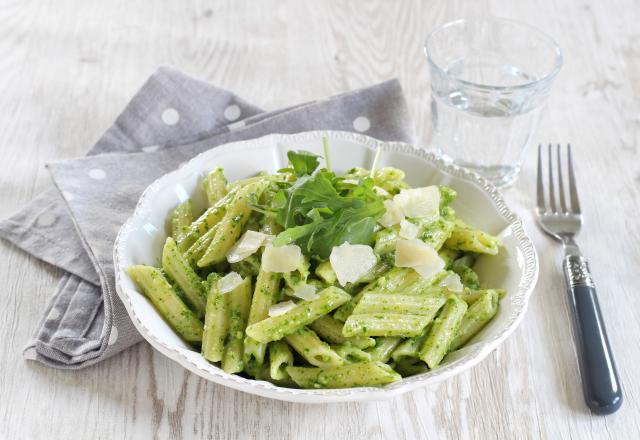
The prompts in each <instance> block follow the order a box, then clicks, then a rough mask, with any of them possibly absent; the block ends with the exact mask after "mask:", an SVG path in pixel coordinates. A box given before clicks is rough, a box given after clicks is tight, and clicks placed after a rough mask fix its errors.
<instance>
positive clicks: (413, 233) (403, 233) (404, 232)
mask: <svg viewBox="0 0 640 440" xmlns="http://www.w3.org/2000/svg"><path fill="white" fill-rule="evenodd" d="M418 232H420V228H419V227H418V226H417V225H414V224H413V223H411V222H410V221H409V220H407V219H403V220H402V221H401V222H400V233H399V234H398V235H400V238H405V239H407V240H412V239H414V238H416V237H417V236H418Z"/></svg>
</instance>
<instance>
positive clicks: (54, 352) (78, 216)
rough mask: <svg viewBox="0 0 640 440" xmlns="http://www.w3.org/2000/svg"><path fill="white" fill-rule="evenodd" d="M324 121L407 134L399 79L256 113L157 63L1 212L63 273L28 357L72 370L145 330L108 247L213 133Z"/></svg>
mask: <svg viewBox="0 0 640 440" xmlns="http://www.w3.org/2000/svg"><path fill="white" fill-rule="evenodd" d="M322 129H332V130H345V131H359V132H363V133H365V134H367V135H370V136H373V137H376V138H378V139H382V140H399V141H405V142H411V141H413V138H412V133H413V131H412V129H411V126H410V124H409V116H408V112H407V108H406V103H405V101H404V98H403V96H402V91H401V89H400V86H399V83H398V82H397V81H396V80H392V81H387V82H384V83H381V84H379V85H375V86H373V87H369V88H366V89H362V90H359V91H354V92H349V93H345V94H342V95H338V96H336V97H333V98H330V99H327V100H322V101H316V102H311V103H306V104H301V105H297V106H294V107H290V108H287V109H283V110H279V111H274V112H263V111H261V110H260V109H259V108H257V107H254V106H252V105H250V104H248V103H246V102H245V101H243V100H242V99H240V98H238V97H237V96H235V95H233V94H231V93H229V92H227V91H224V90H221V89H218V88H215V87H213V86H211V85H209V84H207V83H204V82H202V81H198V80H195V79H193V78H190V77H188V76H186V75H184V74H182V73H180V72H178V71H176V70H173V69H170V68H160V69H159V70H158V71H157V72H156V73H155V74H154V75H152V76H151V78H150V79H149V80H148V81H147V82H146V83H145V85H144V86H143V87H142V89H141V90H140V91H139V92H138V93H137V94H136V95H135V97H134V98H133V99H132V101H131V102H130V103H129V105H128V106H127V107H126V108H125V110H124V111H123V113H122V114H121V115H120V116H119V117H118V119H117V120H116V122H115V123H114V125H113V126H112V127H111V128H110V129H109V130H108V131H107V132H106V133H105V135H104V136H103V137H102V138H101V139H100V140H99V141H98V143H97V144H96V145H95V146H94V147H93V148H92V149H91V150H90V152H89V156H87V157H85V158H82V159H72V160H65V161H59V162H54V163H52V164H49V165H48V167H49V170H50V172H51V174H52V176H53V179H54V183H55V185H56V187H57V190H58V191H55V190H51V191H49V192H46V193H45V194H43V195H41V196H39V197H37V198H36V199H35V200H34V202H33V203H31V204H30V205H29V206H28V207H26V208H25V209H24V210H22V211H21V212H19V213H17V214H16V215H14V216H13V217H11V218H9V219H6V220H4V221H2V222H0V236H1V237H4V238H6V239H7V240H9V241H11V242H13V243H15V244H16V245H17V246H19V247H21V248H23V249H24V250H25V251H27V252H29V253H31V254H33V255H35V256H36V257H38V258H40V259H42V260H44V261H47V262H49V263H51V264H54V265H56V266H59V267H61V268H62V269H64V270H65V271H66V272H67V273H65V275H64V276H63V278H62V280H61V281H60V283H59V285H58V286H57V288H56V291H55V292H54V295H53V297H52V298H51V300H50V301H49V303H48V305H47V307H46V309H45V312H44V314H43V317H42V318H41V320H40V322H39V323H38V325H37V328H36V330H35V332H34V335H33V338H32V340H31V341H29V343H28V344H27V346H26V348H25V350H24V356H25V358H27V359H35V360H38V361H40V362H42V363H44V364H46V365H49V366H53V367H57V368H67V369H76V368H82V367H85V366H88V365H91V364H94V363H96V362H99V361H100V360H102V359H105V358H107V357H109V356H111V355H113V354H115V353H118V352H119V351H122V350H123V349H125V348H128V347H130V346H131V345H133V344H135V343H137V342H139V341H140V340H141V339H142V338H141V336H140V335H139V334H138V333H137V331H136V330H135V328H134V326H133V324H132V323H131V321H130V320H129V317H128V315H127V313H126V310H125V309H124V306H123V305H122V303H121V302H120V300H119V298H118V297H117V295H116V293H115V286H114V270H113V261H112V248H113V242H114V240H115V236H116V234H117V232H118V229H119V228H120V226H121V225H122V223H123V222H124V221H125V220H126V219H127V217H128V216H129V215H131V213H132V211H133V209H134V207H135V204H136V202H137V200H138V197H139V196H140V194H141V193H142V191H143V190H144V189H145V188H146V187H147V186H148V185H149V184H150V183H151V182H153V181H154V180H155V179H157V178H158V177H160V176H162V175H163V174H165V173H167V172H169V171H171V170H173V169H175V168H176V167H178V166H179V164H181V163H182V162H184V161H186V160H188V159H190V158H192V157H193V156H195V155H196V154H198V153H201V152H202V151H205V150H208V149H210V148H213V147H215V146H217V145H220V144H224V143H227V142H232V141H237V140H243V139H251V138H255V137H260V136H263V135H266V134H269V133H297V132H301V131H307V130H322Z"/></svg>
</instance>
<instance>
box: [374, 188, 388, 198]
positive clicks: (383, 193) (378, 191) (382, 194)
mask: <svg viewBox="0 0 640 440" xmlns="http://www.w3.org/2000/svg"><path fill="white" fill-rule="evenodd" d="M372 189H373V192H375V193H376V194H378V195H379V196H380V197H391V194H389V191H387V190H386V189H384V188H380V187H379V186H378V185H374V186H373V188H372Z"/></svg>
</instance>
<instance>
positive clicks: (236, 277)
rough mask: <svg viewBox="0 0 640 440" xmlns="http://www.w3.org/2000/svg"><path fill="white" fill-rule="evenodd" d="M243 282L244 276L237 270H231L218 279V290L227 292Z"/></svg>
mask: <svg viewBox="0 0 640 440" xmlns="http://www.w3.org/2000/svg"><path fill="white" fill-rule="evenodd" d="M240 284H242V277H241V276H240V274H239V273H237V272H229V273H228V274H226V275H225V276H223V277H222V278H220V279H219V280H218V291H219V292H220V293H227V292H231V291H232V290H234V289H235V288H236V287H238V286H239V285H240Z"/></svg>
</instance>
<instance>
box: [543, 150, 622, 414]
mask: <svg viewBox="0 0 640 440" xmlns="http://www.w3.org/2000/svg"><path fill="white" fill-rule="evenodd" d="M542 150H543V147H542V145H539V146H538V184H537V187H538V195H537V199H538V204H537V209H536V213H537V215H538V223H539V224H540V227H541V228H542V230H544V231H545V232H546V233H547V234H549V235H551V236H553V237H554V238H556V239H558V240H560V241H562V244H563V247H564V252H565V257H564V260H563V268H564V275H565V280H566V282H567V290H568V291H569V296H570V298H571V309H572V312H573V316H574V323H575V337H576V345H577V348H578V359H579V362H580V372H581V376H582V386H583V390H584V395H585V401H586V403H587V405H588V406H589V408H591V410H592V411H593V412H595V413H598V414H610V413H612V412H614V411H616V410H617V409H618V408H620V405H622V390H621V388H620V382H619V380H618V373H617V371H616V367H615V362H614V360H613V355H612V353H611V347H610V346H609V340H608V338H607V331H606V329H605V326H604V320H603V318H602V314H601V312H600V305H599V303H598V296H597V294H596V288H595V284H594V283H593V280H592V278H591V272H590V271H589V264H588V263H587V259H586V258H584V257H583V256H582V254H581V253H580V249H579V248H578V245H577V244H576V243H575V241H574V240H573V239H574V236H575V235H576V234H577V233H578V231H579V230H580V227H581V226H582V213H581V211H580V201H579V200H578V189H577V186H576V178H575V173H574V171H573V157H572V155H571V145H568V146H567V167H566V171H567V173H566V175H568V176H569V182H568V184H567V183H566V182H565V179H564V176H565V173H564V170H565V168H563V166H562V165H563V164H562V156H563V155H562V147H561V146H560V144H558V145H557V146H556V148H553V146H552V145H551V144H549V147H548V163H549V164H548V170H547V171H548V173H547V185H546V186H547V188H548V191H545V183H544V174H545V173H544V170H543V168H544V167H543V160H542V156H543V151H542ZM554 153H555V154H554ZM554 156H555V165H554ZM554 170H555V172H554ZM567 194H568V197H567Z"/></svg>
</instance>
